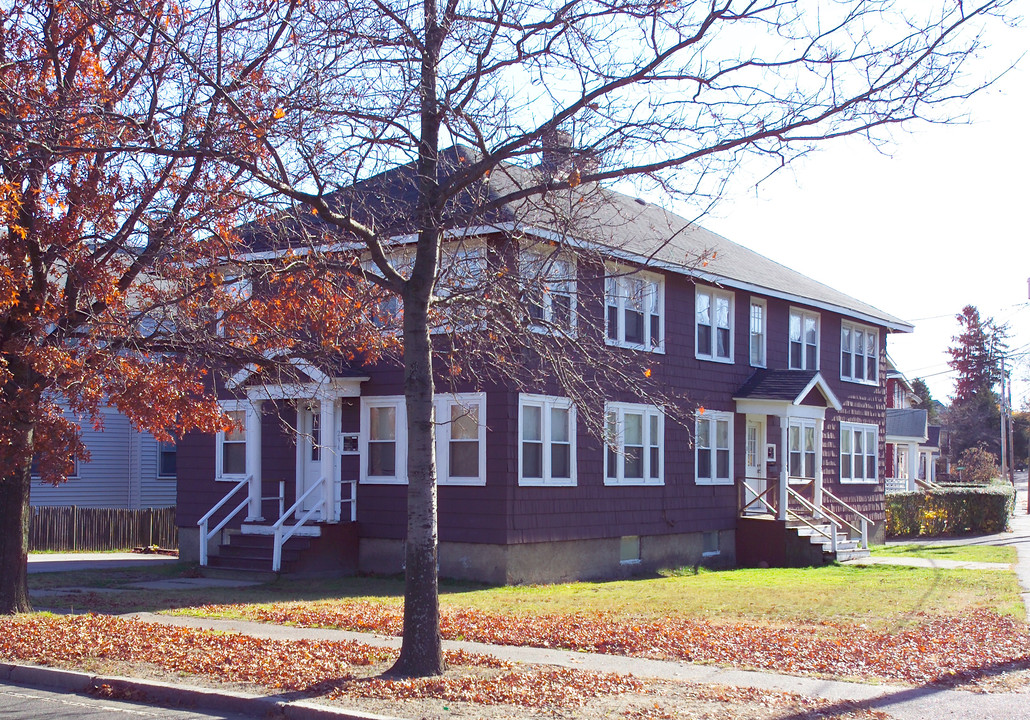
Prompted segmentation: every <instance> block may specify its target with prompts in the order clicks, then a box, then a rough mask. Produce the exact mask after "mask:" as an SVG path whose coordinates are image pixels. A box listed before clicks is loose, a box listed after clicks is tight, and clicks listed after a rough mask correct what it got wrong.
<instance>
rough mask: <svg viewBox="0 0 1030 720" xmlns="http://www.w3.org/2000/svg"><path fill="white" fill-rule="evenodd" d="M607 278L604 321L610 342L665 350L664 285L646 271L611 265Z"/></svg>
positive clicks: (641, 348) (624, 345)
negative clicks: (622, 272)
mask: <svg viewBox="0 0 1030 720" xmlns="http://www.w3.org/2000/svg"><path fill="white" fill-rule="evenodd" d="M608 272H609V275H608V277H607V278H605V284H604V288H605V290H604V295H605V321H606V325H607V328H606V330H607V340H608V344H610V345H621V346H623V347H630V348H637V349H640V350H656V351H662V350H663V349H664V330H665V319H664V306H665V286H664V283H663V281H662V278H661V277H660V276H658V275H652V274H650V273H644V272H633V271H629V270H627V271H625V274H619V272H620V271H619V270H618V269H614V268H609V270H608Z"/></svg>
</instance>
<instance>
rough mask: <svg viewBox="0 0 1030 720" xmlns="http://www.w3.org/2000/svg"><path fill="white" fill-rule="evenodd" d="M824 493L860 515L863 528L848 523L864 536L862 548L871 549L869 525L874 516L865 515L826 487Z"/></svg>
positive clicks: (848, 510)
mask: <svg viewBox="0 0 1030 720" xmlns="http://www.w3.org/2000/svg"><path fill="white" fill-rule="evenodd" d="M823 495H825V496H827V497H828V498H830V500H832V501H833V502H835V503H837V504H838V505H840V506H842V507H843V508H844V509H845V510H846V511H847V512H849V513H851V514H852V515H855V516H857V517H858V520H859V525H860V526H861V528H856V527H855V526H854V525H852V524H851V523H847V525H848V526H849V527H850V528H852V529H853V530H858V532H859V535H860V536H861V537H862V549H863V550H868V549H869V526H870V525H871V524H872V522H873V520H872V518H869V517H866V516H865V515H863V514H862V513H860V512H859V511H858V510H856V509H855V508H853V507H851V506H850V505H848V504H847V503H846V502H844V501H843V500H841V499H840V498H839V497H837V496H836V495H834V494H833V493H832V492H830V491H829V490H826V489H825V488H824V489H823ZM829 512H832V511H829Z"/></svg>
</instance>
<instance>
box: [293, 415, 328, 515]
mask: <svg viewBox="0 0 1030 720" xmlns="http://www.w3.org/2000/svg"><path fill="white" fill-rule="evenodd" d="M320 410H321V403H319V402H306V403H300V404H299V407H298V408H297V455H298V458H297V497H298V498H299V497H301V496H302V495H303V494H304V493H305V492H307V490H308V488H310V487H311V486H312V485H314V484H315V483H317V482H318V478H320V477H321V476H322V453H323V452H326V450H325V449H324V447H323V443H322V432H323V430H322V427H321V413H320ZM327 479H328V480H332V478H327ZM321 502H322V494H321V493H319V492H314V493H312V494H311V496H310V497H308V498H307V499H306V500H305V501H304V502H303V503H302V505H301V507H300V508H298V511H297V512H298V516H299V515H301V514H303V513H305V512H307V511H308V510H310V509H311V508H313V507H316V506H319V505H320V504H321ZM321 515H322V513H321V512H318V513H316V515H315V519H316V520H321V519H322V517H321Z"/></svg>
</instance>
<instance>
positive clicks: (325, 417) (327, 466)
mask: <svg viewBox="0 0 1030 720" xmlns="http://www.w3.org/2000/svg"><path fill="white" fill-rule="evenodd" d="M336 406H337V402H336V399H335V398H332V397H327V396H323V397H322V399H321V401H320V402H319V404H318V414H319V435H320V437H319V438H317V441H318V443H319V444H320V445H321V446H322V449H321V452H320V453H319V459H320V461H321V469H320V470H319V475H321V476H322V477H324V478H325V483H324V484H323V485H322V521H323V522H338V521H339V519H340V512H339V507H340V506H339V505H338V504H337V503H336V502H335V497H336V487H337V483H336V472H335V468H336V442H335V438H336V428H337V427H339V425H340V421H339V418H338V416H337V408H336Z"/></svg>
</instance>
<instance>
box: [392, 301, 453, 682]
mask: <svg viewBox="0 0 1030 720" xmlns="http://www.w3.org/2000/svg"><path fill="white" fill-rule="evenodd" d="M432 360H433V355H432V344H431V339H430V336H429V329H428V305H427V303H425V302H422V301H419V300H418V299H415V298H412V297H411V294H406V296H405V303H404V390H405V393H404V394H405V400H406V406H407V412H408V468H407V469H408V535H407V542H406V544H405V549H404V560H405V569H404V637H403V641H402V644H401V654H400V657H399V658H398V659H397V662H396V663H395V664H394V666H393V668H391V670H390V674H391V675H397V676H400V677H425V676H429V675H439V674H440V673H442V672H443V670H444V662H443V641H442V639H441V637H440V601H439V595H438V592H439V588H438V582H437V498H436V446H435V437H436V433H435V431H434V426H433V420H434V418H433V392H434V390H433V364H432Z"/></svg>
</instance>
